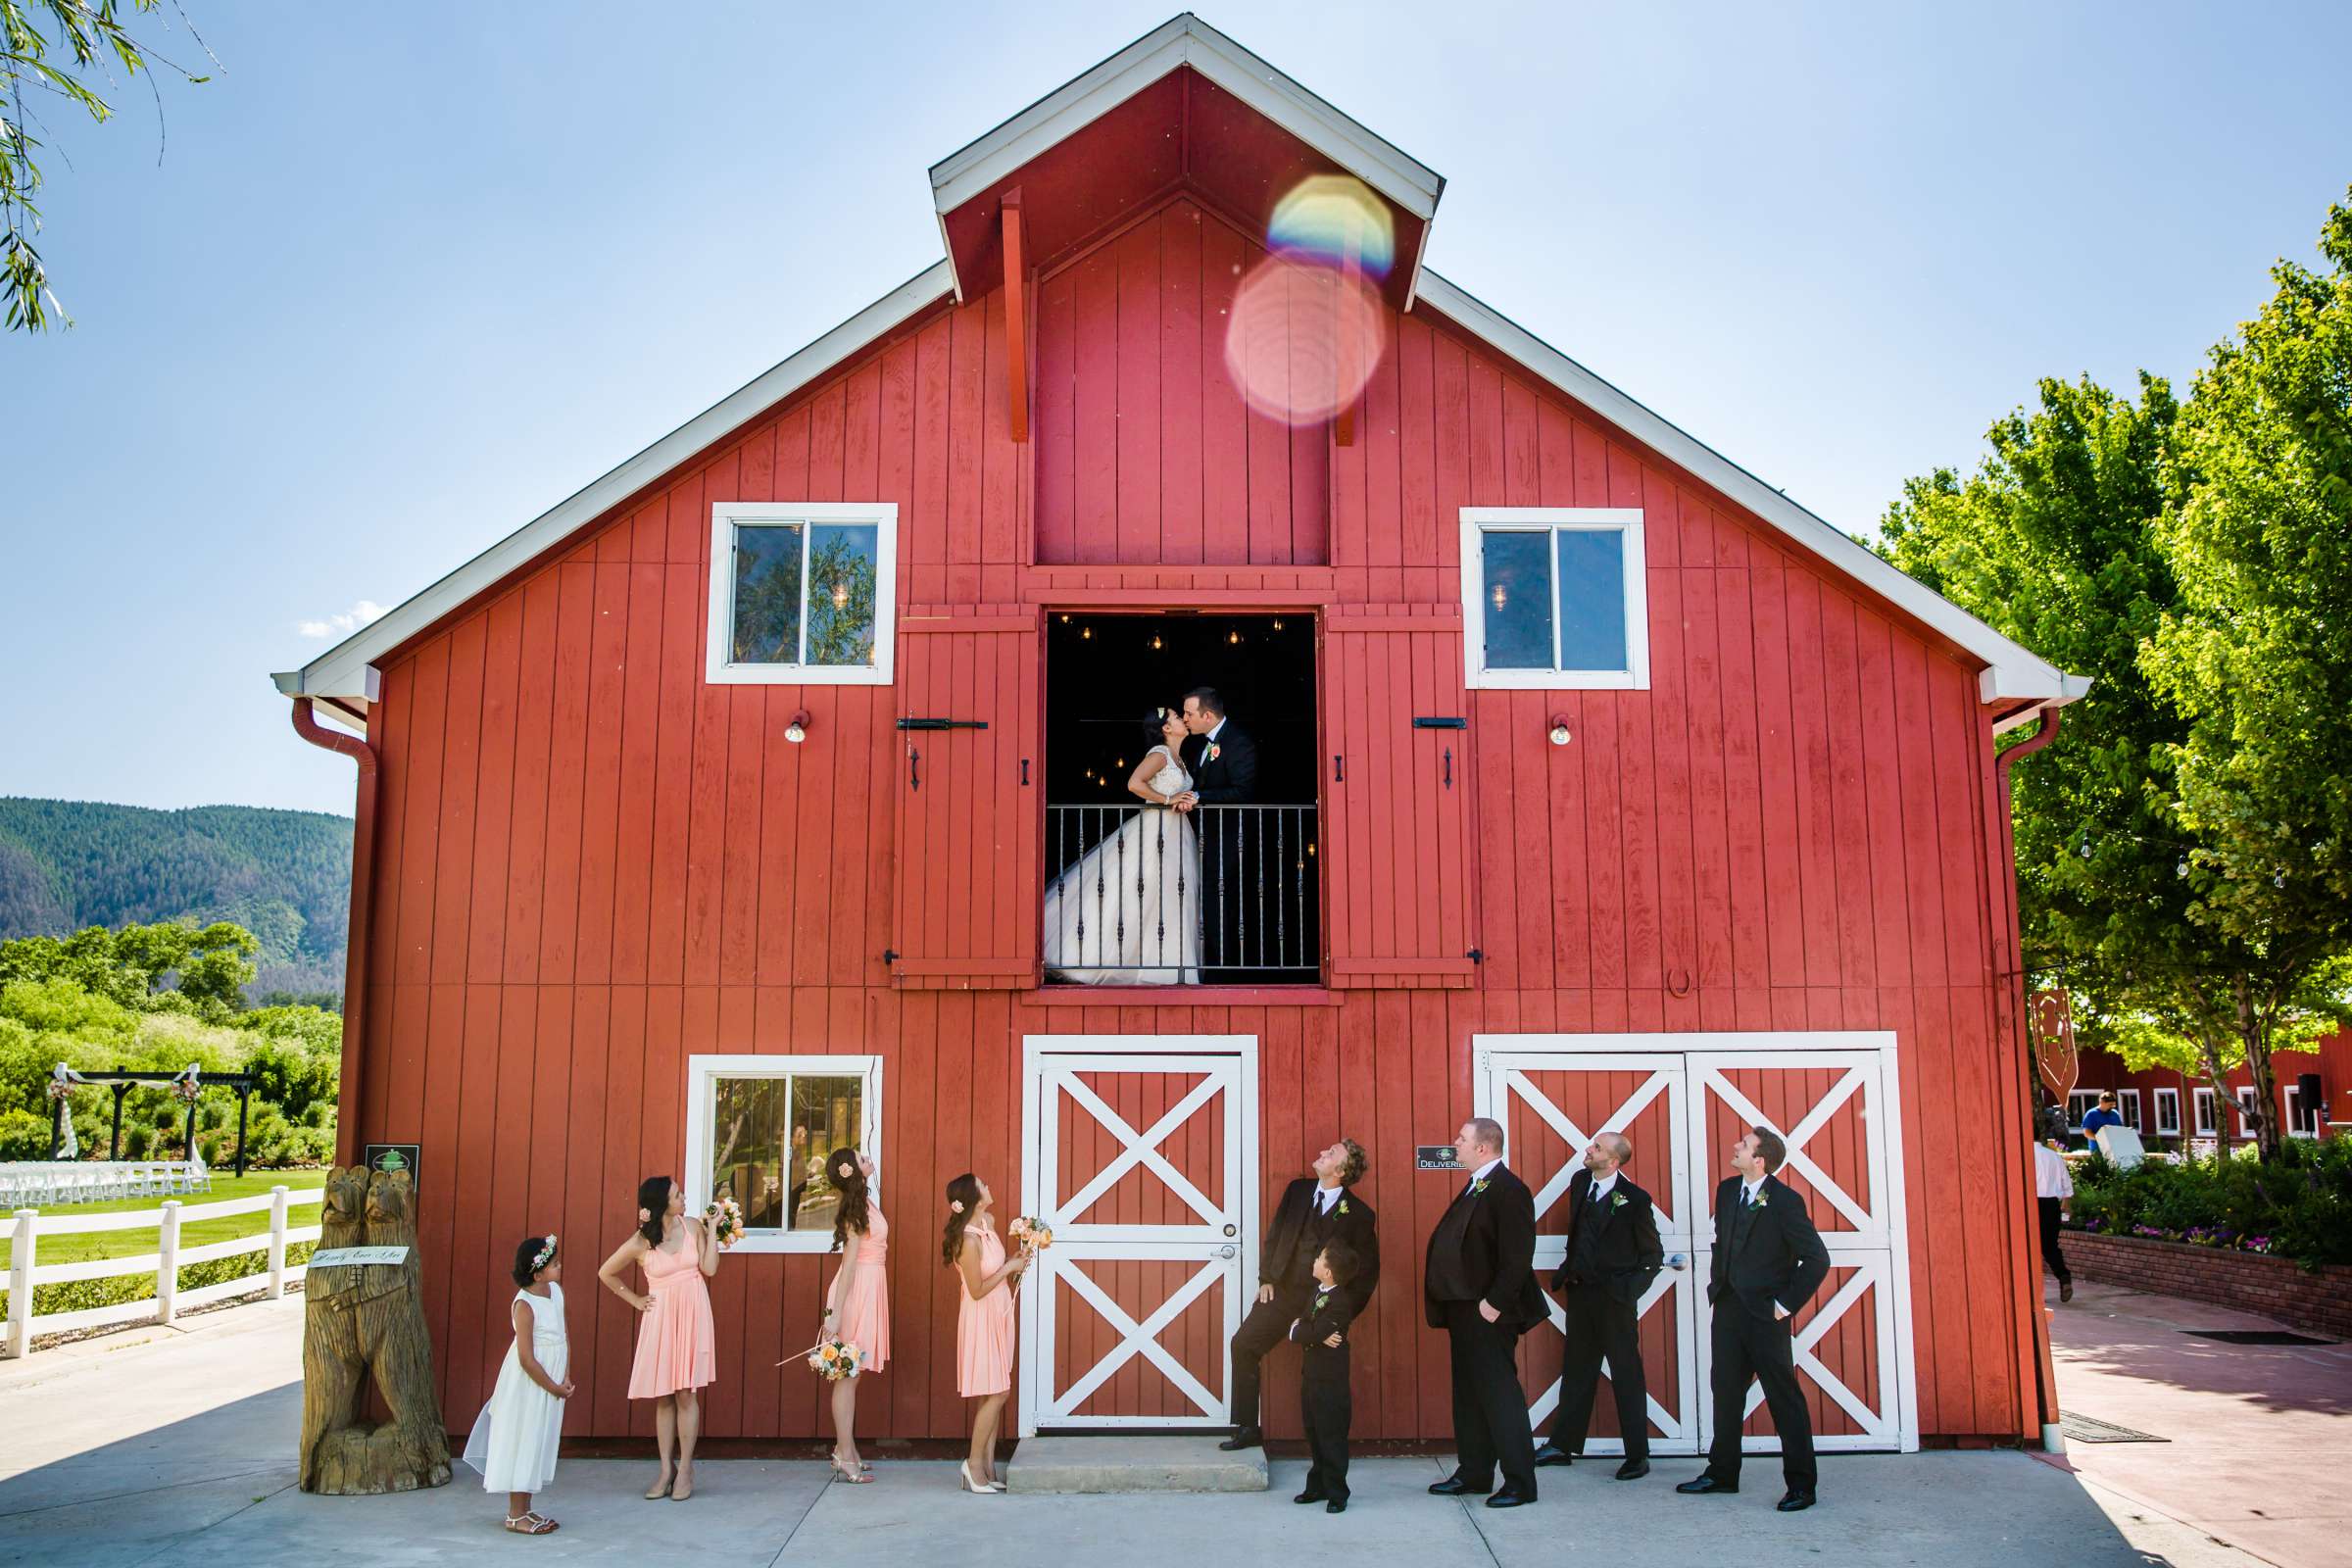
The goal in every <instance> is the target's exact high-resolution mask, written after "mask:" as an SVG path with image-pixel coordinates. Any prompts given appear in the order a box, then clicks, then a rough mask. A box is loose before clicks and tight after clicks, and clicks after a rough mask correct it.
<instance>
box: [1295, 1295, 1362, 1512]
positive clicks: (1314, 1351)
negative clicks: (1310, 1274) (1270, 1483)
mask: <svg viewBox="0 0 2352 1568" xmlns="http://www.w3.org/2000/svg"><path fill="white" fill-rule="evenodd" d="M1347 1294H1348V1293H1347V1291H1346V1290H1344V1289H1342V1290H1335V1291H1331V1292H1328V1293H1318V1294H1317V1295H1314V1296H1310V1297H1308V1298H1307V1302H1306V1310H1305V1311H1304V1312H1302V1313H1300V1314H1299V1318H1298V1321H1297V1322H1296V1323H1294V1324H1293V1325H1292V1328H1291V1338H1292V1339H1295V1340H1297V1341H1298V1342H1299V1346H1300V1347H1301V1348H1302V1352H1303V1354H1304V1357H1305V1360H1304V1363H1303V1366H1302V1369H1301V1372H1300V1374H1299V1409H1300V1412H1301V1414H1302V1415H1303V1417H1304V1419H1305V1424H1306V1453H1307V1461H1308V1463H1307V1471H1306V1486H1305V1488H1304V1489H1303V1490H1302V1491H1301V1493H1300V1495H1302V1496H1306V1497H1328V1498H1329V1499H1330V1500H1332V1501H1333V1502H1346V1501H1347V1500H1348V1421H1349V1420H1350V1419H1351V1418H1352V1416H1353V1414H1354V1411H1353V1409H1352V1401H1351V1400H1350V1398H1349V1397H1348V1324H1349V1323H1350V1322H1351V1321H1352V1320H1353V1318H1354V1315H1355V1314H1354V1313H1353V1312H1351V1311H1350V1310H1348V1304H1347V1301H1346V1297H1347ZM1318 1302H1320V1303H1322V1304H1321V1305H1319V1306H1318V1305H1317V1304H1316V1303H1318ZM1334 1334H1337V1335H1339V1336H1340V1343H1339V1344H1337V1345H1325V1344H1324V1343H1323V1342H1324V1341H1325V1340H1328V1339H1329V1338H1331V1336H1333V1335H1334Z"/></svg>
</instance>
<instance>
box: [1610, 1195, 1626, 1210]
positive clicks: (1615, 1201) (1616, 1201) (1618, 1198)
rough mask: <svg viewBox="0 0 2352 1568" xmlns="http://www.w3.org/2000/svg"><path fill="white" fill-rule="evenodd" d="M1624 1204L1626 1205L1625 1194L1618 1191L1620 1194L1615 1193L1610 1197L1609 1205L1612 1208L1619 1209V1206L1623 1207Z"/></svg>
mask: <svg viewBox="0 0 2352 1568" xmlns="http://www.w3.org/2000/svg"><path fill="white" fill-rule="evenodd" d="M1624 1206H1625V1195H1624V1194H1623V1193H1618V1194H1616V1195H1614V1196H1613V1197H1611V1198H1610V1199H1609V1207H1610V1208H1612V1209H1618V1208H1623V1207H1624Z"/></svg>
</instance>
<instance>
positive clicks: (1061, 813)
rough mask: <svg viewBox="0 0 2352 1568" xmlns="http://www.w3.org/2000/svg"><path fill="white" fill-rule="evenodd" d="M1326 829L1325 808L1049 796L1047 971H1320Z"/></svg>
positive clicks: (1302, 974) (1259, 977) (1169, 978)
mask: <svg viewBox="0 0 2352 1568" xmlns="http://www.w3.org/2000/svg"><path fill="white" fill-rule="evenodd" d="M1315 840H1316V832H1315V808H1314V807H1312V806H1201V807H1199V808H1196V809H1194V810H1193V811H1191V812H1189V813H1181V812H1177V811H1175V810H1172V809H1167V808H1164V807H1152V806H1048V807H1047V808H1046V929H1045V968H1046V978H1047V979H1048V980H1049V981H1055V982H1061V983H1065V984H1069V983H1074V984H1095V985H1102V984H1123V985H1234V984H1243V983H1268V984H1272V983H1282V984H1299V983H1301V982H1305V981H1312V980H1314V979H1316V978H1318V977H1319V976H1320V974H1321V953H1322V944H1321V941H1320V907H1319V901H1318V898H1317V882H1316V859H1315V852H1316V842H1315Z"/></svg>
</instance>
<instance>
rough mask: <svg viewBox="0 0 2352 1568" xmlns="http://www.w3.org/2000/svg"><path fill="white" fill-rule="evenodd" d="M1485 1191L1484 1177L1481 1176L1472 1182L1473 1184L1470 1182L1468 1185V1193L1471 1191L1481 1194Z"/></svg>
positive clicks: (1485, 1180)
mask: <svg viewBox="0 0 2352 1568" xmlns="http://www.w3.org/2000/svg"><path fill="white" fill-rule="evenodd" d="M1486 1190H1487V1179H1486V1178H1485V1177H1484V1176H1481V1177H1480V1178H1479V1179H1478V1180H1476V1181H1474V1182H1472V1183H1471V1184H1470V1191H1472V1192H1473V1193H1483V1192H1485V1191H1486Z"/></svg>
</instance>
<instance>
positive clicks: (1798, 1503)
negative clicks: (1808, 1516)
mask: <svg viewBox="0 0 2352 1568" xmlns="http://www.w3.org/2000/svg"><path fill="white" fill-rule="evenodd" d="M1812 1506H1813V1494H1811V1493H1810V1492H1798V1491H1795V1490H1794V1489H1791V1490H1790V1491H1789V1495H1787V1496H1786V1497H1783V1498H1782V1499H1781V1500H1780V1501H1778V1502H1776V1503H1774V1504H1773V1507H1775V1508H1777V1509H1779V1510H1780V1511H1781V1512H1782V1513H1803V1512H1804V1511H1805V1510H1806V1509H1807V1508H1810V1507H1812Z"/></svg>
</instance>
